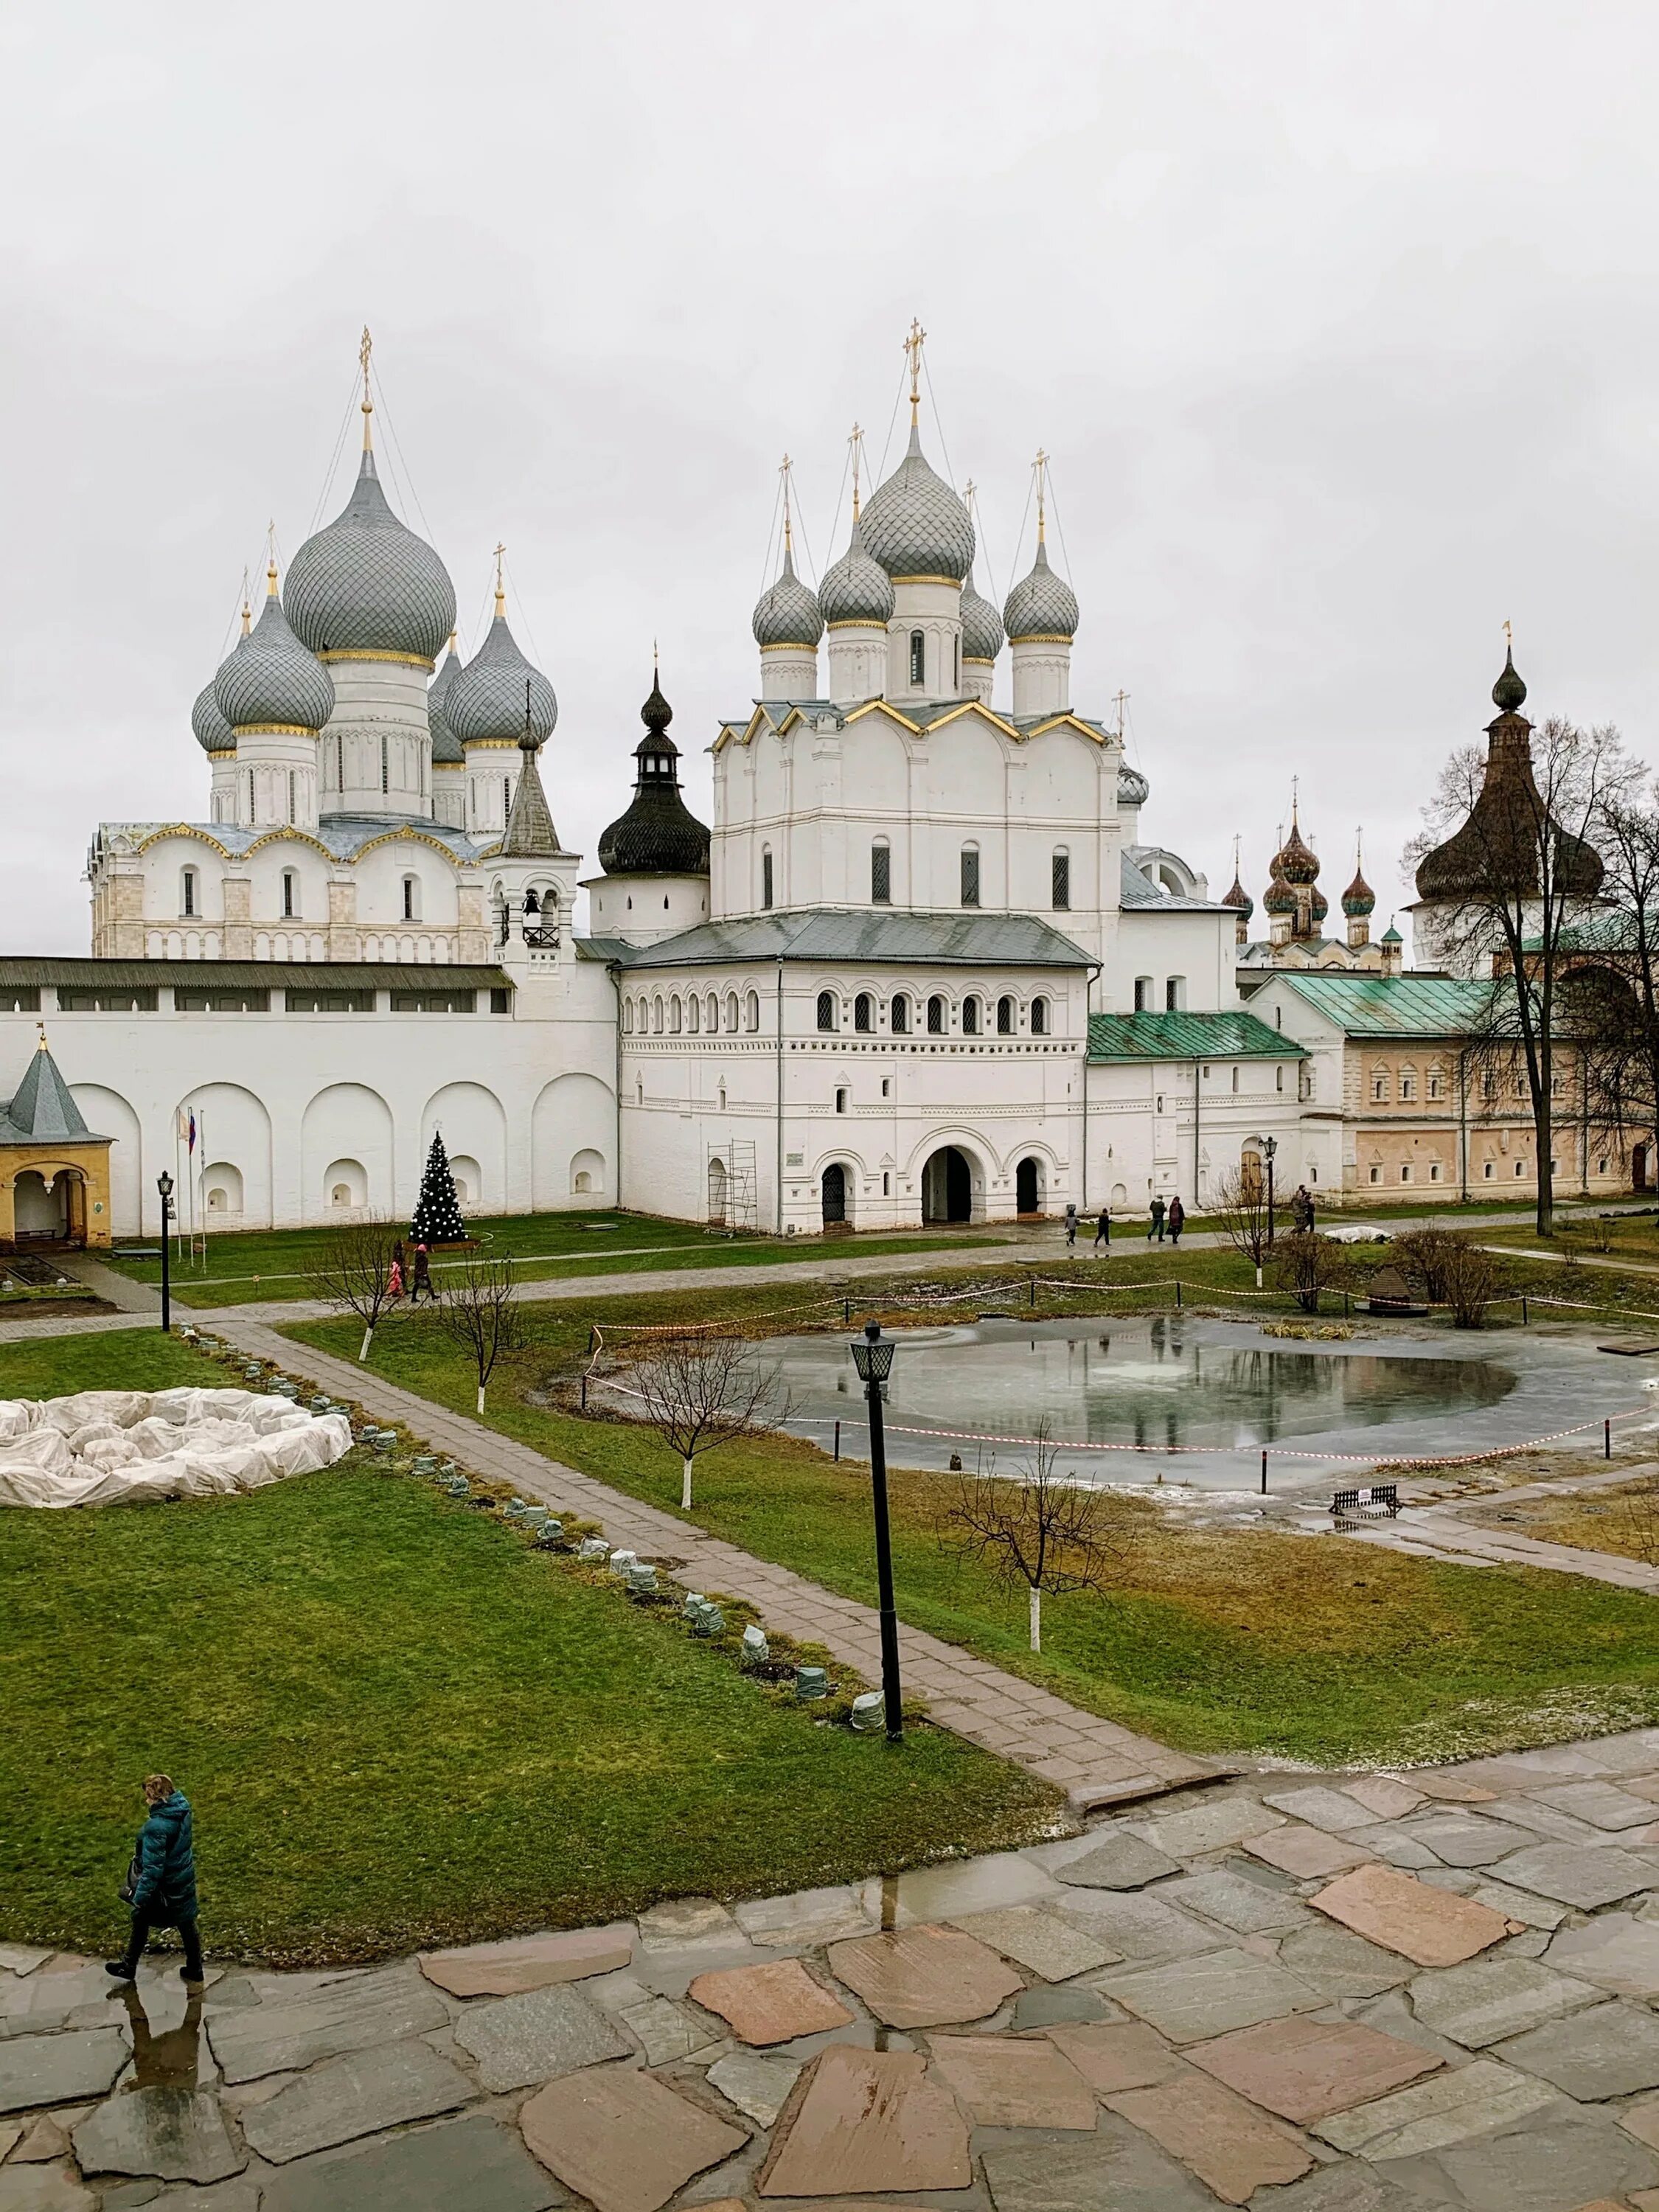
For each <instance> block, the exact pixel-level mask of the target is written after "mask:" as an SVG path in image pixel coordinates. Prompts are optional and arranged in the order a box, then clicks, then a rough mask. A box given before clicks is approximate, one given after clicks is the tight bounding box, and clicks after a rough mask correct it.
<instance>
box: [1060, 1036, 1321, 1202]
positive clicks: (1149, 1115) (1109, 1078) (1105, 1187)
mask: <svg viewBox="0 0 1659 2212" xmlns="http://www.w3.org/2000/svg"><path fill="white" fill-rule="evenodd" d="M1297 1065H1298V1063H1297V1061H1295V1060H1290V1059H1286V1060H1202V1061H1200V1062H1198V1063H1197V1064H1196V1070H1195V1067H1194V1062H1193V1061H1192V1060H1142V1061H1133V1062H1126V1061H1103V1062H1100V1063H1097V1064H1096V1065H1095V1066H1091V1068H1090V1070H1089V1173H1088V1205H1089V1206H1090V1207H1091V1208H1097V1207H1099V1206H1103V1205H1110V1206H1114V1207H1116V1206H1126V1207H1127V1208H1129V1209H1130V1210H1131V1211H1133V1212H1145V1211H1146V1206H1147V1205H1148V1203H1149V1201H1150V1200H1152V1198H1153V1197H1154V1196H1158V1195H1161V1196H1162V1197H1164V1199H1166V1200H1168V1199H1170V1198H1172V1197H1174V1196H1175V1195H1176V1194H1177V1193H1178V1194H1180V1196H1181V1197H1182V1200H1184V1201H1185V1203H1186V1204H1187V1206H1188V1207H1189V1208H1192V1207H1194V1206H1195V1205H1196V1206H1202V1205H1204V1204H1206V1202H1208V1201H1209V1200H1212V1198H1213V1197H1214V1196H1215V1194H1216V1190H1217V1187H1218V1183H1219V1181H1220V1178H1221V1177H1222V1176H1224V1175H1225V1174H1227V1173H1229V1172H1230V1171H1231V1170H1236V1169H1237V1166H1238V1164H1239V1160H1240V1158H1241V1156H1242V1154H1243V1151H1244V1149H1245V1147H1246V1146H1252V1145H1253V1146H1257V1147H1258V1148H1259V1146H1260V1144H1261V1139H1263V1138H1264V1137H1268V1136H1271V1137H1273V1139H1275V1141H1276V1142H1277V1143H1278V1145H1279V1182H1280V1185H1281V1187H1282V1188H1283V1189H1284V1190H1285V1193H1286V1194H1288V1193H1289V1192H1290V1191H1291V1190H1293V1189H1294V1188H1295V1187H1296V1185H1297V1182H1302V1181H1304V1179H1305V1175H1304V1170H1301V1169H1298V1170H1297V1173H1295V1174H1294V1175H1292V1176H1291V1179H1290V1181H1289V1182H1285V1180H1284V1176H1285V1168H1286V1167H1287V1166H1289V1164H1291V1161H1292V1160H1295V1159H1299V1158H1300V1156H1301V1153H1300V1148H1299V1146H1298V1141H1297V1140H1298V1132H1299V1128H1300V1108H1299V1106H1298V1103H1297ZM1235 1070H1237V1089H1235V1088H1234V1071H1235ZM1195 1093H1196V1095H1194V1094H1195ZM1321 1181H1322V1182H1323V1181H1324V1177H1323V1176H1321Z"/></svg>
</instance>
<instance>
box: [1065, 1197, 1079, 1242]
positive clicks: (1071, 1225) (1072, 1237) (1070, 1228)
mask: <svg viewBox="0 0 1659 2212" xmlns="http://www.w3.org/2000/svg"><path fill="white" fill-rule="evenodd" d="M1076 1249H1077V1208H1076V1206H1067V1207H1066V1250H1067V1251H1068V1252H1075V1251H1076Z"/></svg>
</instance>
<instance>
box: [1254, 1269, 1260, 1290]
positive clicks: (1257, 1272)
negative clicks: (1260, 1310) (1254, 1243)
mask: <svg viewBox="0 0 1659 2212" xmlns="http://www.w3.org/2000/svg"><path fill="white" fill-rule="evenodd" d="M1255 1286H1256V1288H1257V1290H1260V1289H1261V1268H1260V1267H1258V1268H1257V1269H1256V1271H1255Z"/></svg>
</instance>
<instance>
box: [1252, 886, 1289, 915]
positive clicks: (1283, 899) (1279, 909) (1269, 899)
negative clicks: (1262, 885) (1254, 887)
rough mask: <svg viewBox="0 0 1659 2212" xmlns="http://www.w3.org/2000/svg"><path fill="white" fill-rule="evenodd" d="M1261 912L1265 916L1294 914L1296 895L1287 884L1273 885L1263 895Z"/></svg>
mask: <svg viewBox="0 0 1659 2212" xmlns="http://www.w3.org/2000/svg"><path fill="white" fill-rule="evenodd" d="M1261 910H1262V912H1263V913H1264V914H1294V913H1295V912H1296V893H1295V892H1294V891H1293V890H1291V887H1290V885H1289V884H1287V883H1283V882H1278V881H1275V882H1273V883H1271V884H1268V886H1267V890H1265V891H1264V892H1263V893H1262V895H1261Z"/></svg>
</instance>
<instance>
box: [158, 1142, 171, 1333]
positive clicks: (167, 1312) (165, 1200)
mask: <svg viewBox="0 0 1659 2212" xmlns="http://www.w3.org/2000/svg"><path fill="white" fill-rule="evenodd" d="M155 1188H156V1189H157V1190H159V1191H160V1192H161V1327H162V1328H163V1329H170V1328H172V1326H173V1285H172V1282H171V1280H170V1279H169V1277H168V1274H167V1224H168V1223H169V1222H170V1221H171V1220H172V1218H173V1177H172V1176H170V1175H169V1174H168V1173H167V1170H166V1169H165V1168H163V1169H162V1170H161V1174H160V1175H159V1176H156V1178H155Z"/></svg>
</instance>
